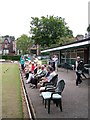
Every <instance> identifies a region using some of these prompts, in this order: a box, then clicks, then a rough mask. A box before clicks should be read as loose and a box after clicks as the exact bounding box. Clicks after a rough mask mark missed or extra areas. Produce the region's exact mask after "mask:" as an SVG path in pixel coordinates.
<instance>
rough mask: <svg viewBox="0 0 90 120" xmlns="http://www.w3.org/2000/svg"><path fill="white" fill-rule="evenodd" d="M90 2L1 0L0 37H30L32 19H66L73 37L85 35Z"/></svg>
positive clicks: (82, 0) (80, 0)
mask: <svg viewBox="0 0 90 120" xmlns="http://www.w3.org/2000/svg"><path fill="white" fill-rule="evenodd" d="M88 2H89V0H0V36H3V35H12V36H15V38H17V37H20V36H21V35H22V34H27V35H28V36H30V35H29V30H30V21H31V17H39V18H40V17H41V16H45V17H46V16H47V15H54V16H55V17H56V16H58V17H62V18H65V22H66V23H68V26H69V28H70V29H71V30H72V31H73V35H74V36H76V35H77V34H83V35H84V34H85V33H86V32H87V31H86V29H87V27H88Z"/></svg>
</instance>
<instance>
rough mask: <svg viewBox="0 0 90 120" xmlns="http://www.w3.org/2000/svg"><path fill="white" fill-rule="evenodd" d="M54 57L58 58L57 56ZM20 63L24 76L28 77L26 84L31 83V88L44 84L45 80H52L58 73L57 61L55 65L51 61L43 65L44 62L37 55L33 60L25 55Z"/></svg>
mask: <svg viewBox="0 0 90 120" xmlns="http://www.w3.org/2000/svg"><path fill="white" fill-rule="evenodd" d="M54 57H55V59H56V56H54ZM54 57H53V59H54ZM53 61H54V60H53ZM20 63H21V68H22V70H23V73H24V77H25V78H26V84H30V87H31V88H37V87H40V86H43V85H44V83H45V82H50V81H51V80H52V78H53V77H54V76H55V75H56V72H55V69H56V68H55V67H56V62H55V63H54V65H53V62H51V61H49V62H48V64H43V65H42V62H41V61H40V60H38V58H37V57H36V58H35V57H34V58H33V59H32V60H31V59H30V58H29V59H28V57H27V59H25V58H24V56H21V58H20Z"/></svg>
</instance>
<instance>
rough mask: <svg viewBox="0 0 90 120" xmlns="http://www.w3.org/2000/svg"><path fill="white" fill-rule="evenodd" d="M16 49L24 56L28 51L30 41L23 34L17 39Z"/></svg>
mask: <svg viewBox="0 0 90 120" xmlns="http://www.w3.org/2000/svg"><path fill="white" fill-rule="evenodd" d="M16 44H17V49H18V50H22V53H23V54H25V53H26V52H27V51H28V49H29V48H30V47H31V46H32V40H31V39H30V37H28V36H27V35H25V34H23V35H21V37H19V38H17V41H16Z"/></svg>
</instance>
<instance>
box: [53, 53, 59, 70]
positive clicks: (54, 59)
mask: <svg viewBox="0 0 90 120" xmlns="http://www.w3.org/2000/svg"><path fill="white" fill-rule="evenodd" d="M52 60H53V61H54V62H55V70H56V71H58V66H57V63H58V57H57V55H54V56H53V58H52Z"/></svg>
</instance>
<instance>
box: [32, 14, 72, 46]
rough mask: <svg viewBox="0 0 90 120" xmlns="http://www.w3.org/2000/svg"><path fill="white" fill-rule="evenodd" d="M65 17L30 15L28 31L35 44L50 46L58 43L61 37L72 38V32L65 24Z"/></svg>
mask: <svg viewBox="0 0 90 120" xmlns="http://www.w3.org/2000/svg"><path fill="white" fill-rule="evenodd" d="M66 25H67V23H66V22H65V19H63V18H61V17H58V16H57V17H54V16H47V17H44V16H42V17H41V18H40V19H39V18H38V17H35V18H34V17H32V21H31V25H30V33H31V34H32V40H33V41H34V42H35V44H39V45H41V46H42V47H46V46H47V47H50V46H51V45H52V44H58V42H60V39H61V38H63V37H68V38H72V37H73V32H72V31H71V30H70V29H69V27H68V26H66Z"/></svg>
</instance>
